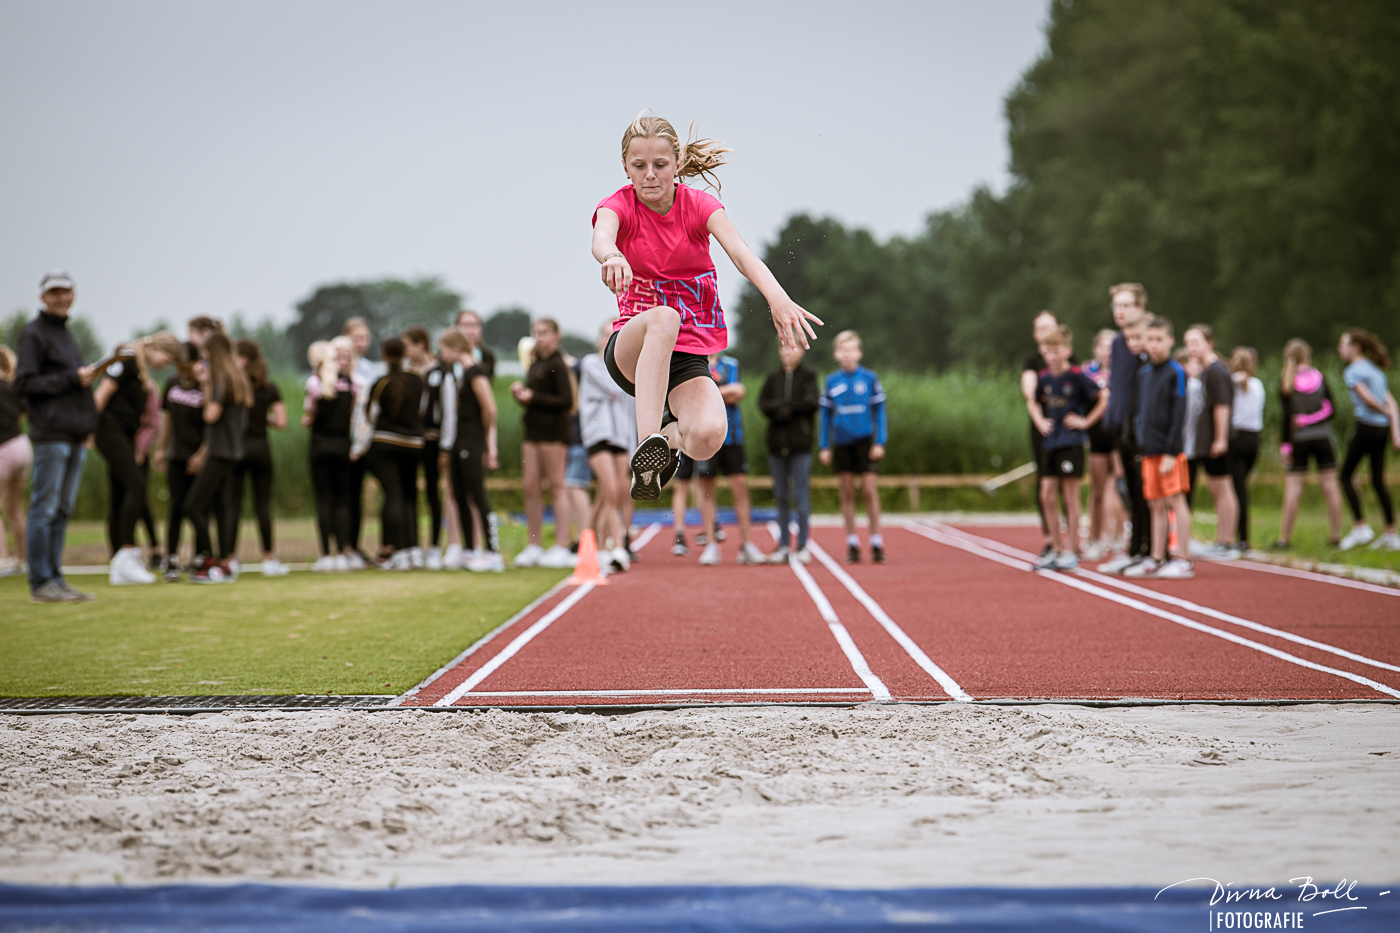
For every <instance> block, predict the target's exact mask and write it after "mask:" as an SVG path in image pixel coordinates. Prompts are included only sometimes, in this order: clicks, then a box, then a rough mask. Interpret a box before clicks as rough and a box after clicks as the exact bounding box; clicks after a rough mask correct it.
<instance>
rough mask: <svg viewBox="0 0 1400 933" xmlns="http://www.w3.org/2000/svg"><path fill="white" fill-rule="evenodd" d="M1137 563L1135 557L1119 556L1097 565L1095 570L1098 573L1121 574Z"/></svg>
mask: <svg viewBox="0 0 1400 933" xmlns="http://www.w3.org/2000/svg"><path fill="white" fill-rule="evenodd" d="M1137 562H1138V559H1137V558H1136V557H1132V556H1130V555H1128V554H1119V555H1117V556H1116V557H1110V558H1109V559H1108V560H1106V561H1104V562H1103V563H1102V564H1099V566H1098V567H1096V568H1095V569H1096V570H1098V572H1099V573H1122V572H1123V571H1124V570H1127V569H1128V568H1129V567H1131V566H1132V565H1133V564H1136V563H1137Z"/></svg>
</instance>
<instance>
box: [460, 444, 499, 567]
mask: <svg viewBox="0 0 1400 933" xmlns="http://www.w3.org/2000/svg"><path fill="white" fill-rule="evenodd" d="M447 459H448V469H449V470H451V472H452V495H453V497H454V498H456V500H457V514H458V515H460V516H462V546H463V547H464V548H466V549H467V550H472V549H473V548H475V547H476V541H475V537H474V536H475V531H474V530H473V529H472V513H471V509H470V508H469V507H468V503H472V502H475V503H476V510H477V512H478V513H479V514H480V515H481V530H482V532H483V534H484V535H485V537H486V540H485V541H483V542H482V544H483V545H484V546H485V549H486V550H488V551H499V550H500V543H499V542H498V541H497V540H496V516H495V514H494V513H493V512H492V511H491V502H490V500H489V499H487V498H486V462H485V461H486V445H485V444H481V445H476V444H467V443H462V442H461V441H458V442H457V444H456V445H454V446H453V448H452V455H451V456H450V457H448V458H447Z"/></svg>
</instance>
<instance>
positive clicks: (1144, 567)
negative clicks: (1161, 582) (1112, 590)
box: [1123, 557, 1166, 579]
mask: <svg viewBox="0 0 1400 933" xmlns="http://www.w3.org/2000/svg"><path fill="white" fill-rule="evenodd" d="M1165 566H1166V565H1165V564H1159V563H1157V562H1156V561H1155V560H1153V559H1152V558H1150V557H1144V558H1143V559H1142V560H1140V561H1138V562H1137V563H1135V564H1132V565H1131V566H1128V567H1125V568H1124V569H1123V576H1125V577H1133V578H1134V579H1137V578H1140V577H1155V576H1156V575H1157V571H1159V570H1161V569H1162V568H1163V567H1165Z"/></svg>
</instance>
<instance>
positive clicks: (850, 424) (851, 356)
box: [817, 330, 889, 564]
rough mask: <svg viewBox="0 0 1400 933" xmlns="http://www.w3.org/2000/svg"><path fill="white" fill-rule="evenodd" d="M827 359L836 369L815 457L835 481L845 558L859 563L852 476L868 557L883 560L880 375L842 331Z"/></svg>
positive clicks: (885, 427) (825, 395) (884, 434)
mask: <svg viewBox="0 0 1400 933" xmlns="http://www.w3.org/2000/svg"><path fill="white" fill-rule="evenodd" d="M835 343H836V349H835V352H834V353H833V356H834V357H835V358H836V362H837V363H839V364H841V368H840V369H838V370H837V371H836V372H834V373H832V374H831V375H830V376H828V377H827V378H826V388H825V389H824V390H823V392H822V397H821V416H822V420H821V439H820V442H819V446H820V451H821V452H820V453H819V454H818V455H817V456H818V458H819V459H820V460H821V462H822V465H823V466H829V467H832V468H833V469H835V471H836V475H837V476H838V477H839V478H840V480H841V515H842V517H843V518H844V519H845V520H846V560H847V561H848V562H849V563H852V564H854V563H859V562H860V538H859V536H857V535H856V486H855V478H856V474H857V473H859V474H860V482H861V491H862V492H863V493H864V495H865V509H866V517H867V518H868V519H869V522H870V559H871V560H873V561H874V562H875V563H877V564H883V563H884V562H885V538H884V536H883V535H882V534H881V533H880V492H879V490H878V489H877V488H876V487H875V475H876V471H877V467H878V464H879V462H880V461H881V460H883V459H884V458H885V443H886V441H887V440H888V439H889V424H888V422H887V420H886V417H885V389H884V386H882V385H880V377H879V376H877V375H875V374H874V373H873V372H871V371H870V370H868V369H866V368H865V367H864V366H861V365H860V361H861V358H862V356H863V355H864V351H863V349H862V346H861V342H860V335H859V334H857V333H856V332H855V331H853V330H843V331H842V332H841V333H839V334H837V335H836V341H835Z"/></svg>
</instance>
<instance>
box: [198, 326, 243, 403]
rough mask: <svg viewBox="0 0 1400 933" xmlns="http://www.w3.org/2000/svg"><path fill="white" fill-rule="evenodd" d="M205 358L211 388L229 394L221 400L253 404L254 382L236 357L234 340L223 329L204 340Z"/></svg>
mask: <svg viewBox="0 0 1400 933" xmlns="http://www.w3.org/2000/svg"><path fill="white" fill-rule="evenodd" d="M204 359H205V360H206V361H207V362H208V364H209V382H210V386H211V388H213V389H215V390H218V389H223V390H224V391H226V392H228V396H227V397H225V398H223V399H222V400H221V401H222V402H223V404H225V405H243V406H245V407H246V406H250V405H252V404H253V384H252V383H251V382H249V381H248V374H247V373H245V372H244V371H243V367H242V366H239V365H238V360H236V359H235V358H234V352H233V341H231V340H229V339H228V335H226V334H225V333H223V331H215V332H214V333H212V334H210V335H209V337H208V338H207V339H206V340H205V341H204Z"/></svg>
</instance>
